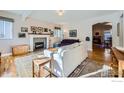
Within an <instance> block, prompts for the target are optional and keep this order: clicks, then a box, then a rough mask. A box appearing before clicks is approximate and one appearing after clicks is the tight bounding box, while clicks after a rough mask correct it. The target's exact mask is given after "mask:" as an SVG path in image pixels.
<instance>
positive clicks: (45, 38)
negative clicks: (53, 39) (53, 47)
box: [29, 35, 50, 51]
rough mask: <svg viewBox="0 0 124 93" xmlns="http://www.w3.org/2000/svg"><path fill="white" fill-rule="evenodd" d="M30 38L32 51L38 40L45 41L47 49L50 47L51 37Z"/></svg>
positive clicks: (38, 36)
mask: <svg viewBox="0 0 124 93" xmlns="http://www.w3.org/2000/svg"><path fill="white" fill-rule="evenodd" d="M29 38H30V51H34V43H35V42H36V39H37V40H43V42H44V44H45V48H49V46H50V43H49V42H50V35H29Z"/></svg>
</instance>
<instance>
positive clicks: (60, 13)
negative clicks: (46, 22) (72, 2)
mask: <svg viewBox="0 0 124 93" xmlns="http://www.w3.org/2000/svg"><path fill="white" fill-rule="evenodd" d="M56 13H57V14H58V15H59V16H63V15H64V10H57V11H56Z"/></svg>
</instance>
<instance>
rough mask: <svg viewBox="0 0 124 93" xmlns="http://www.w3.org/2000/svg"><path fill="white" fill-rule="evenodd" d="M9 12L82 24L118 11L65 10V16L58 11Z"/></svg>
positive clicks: (55, 21) (59, 21)
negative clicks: (58, 13) (90, 19)
mask: <svg viewBox="0 0 124 93" xmlns="http://www.w3.org/2000/svg"><path fill="white" fill-rule="evenodd" d="M7 12H11V13H15V14H18V15H22V16H24V17H31V18H35V19H38V20H42V21H47V22H52V23H59V24H67V23H72V22H80V21H81V20H82V21H83V20H86V19H89V18H93V17H98V16H103V15H108V14H111V13H115V12H117V10H65V11H64V15H63V16H58V15H57V13H56V10H7Z"/></svg>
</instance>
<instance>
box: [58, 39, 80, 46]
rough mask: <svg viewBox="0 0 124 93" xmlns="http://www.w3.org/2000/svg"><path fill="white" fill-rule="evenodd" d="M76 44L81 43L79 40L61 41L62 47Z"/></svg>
mask: <svg viewBox="0 0 124 93" xmlns="http://www.w3.org/2000/svg"><path fill="white" fill-rule="evenodd" d="M76 42H78V43H79V42H80V41H79V39H64V40H62V41H61V44H60V46H65V45H70V44H73V43H76Z"/></svg>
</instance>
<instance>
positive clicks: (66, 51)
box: [53, 42, 88, 77]
mask: <svg viewBox="0 0 124 93" xmlns="http://www.w3.org/2000/svg"><path fill="white" fill-rule="evenodd" d="M87 56H88V54H87V50H86V44H85V43H83V42H81V43H74V44H71V45H67V46H63V47H60V48H59V49H58V52H57V53H56V54H53V58H54V60H55V62H53V63H54V64H53V66H54V73H55V74H56V75H57V76H59V77H67V76H69V74H71V73H72V72H73V71H74V69H75V68H76V67H77V66H78V65H80V64H81V62H82V61H84V60H85V59H86V58H87Z"/></svg>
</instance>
